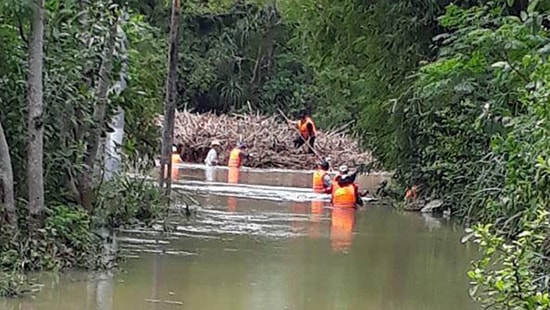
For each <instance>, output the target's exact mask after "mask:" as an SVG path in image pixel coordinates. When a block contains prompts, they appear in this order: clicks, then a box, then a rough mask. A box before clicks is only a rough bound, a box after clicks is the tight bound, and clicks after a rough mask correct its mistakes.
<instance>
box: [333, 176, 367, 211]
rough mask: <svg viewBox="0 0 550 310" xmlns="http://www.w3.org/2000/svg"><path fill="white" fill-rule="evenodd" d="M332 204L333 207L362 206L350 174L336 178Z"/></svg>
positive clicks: (359, 195)
mask: <svg viewBox="0 0 550 310" xmlns="http://www.w3.org/2000/svg"><path fill="white" fill-rule="evenodd" d="M331 201H332V204H333V205H334V206H335V207H356V206H363V200H362V199H361V194H360V193H359V188H358V186H357V184H356V183H355V182H354V177H352V176H351V175H349V174H348V175H342V176H340V178H338V189H336V190H335V191H334V192H333V193H332V197H331Z"/></svg>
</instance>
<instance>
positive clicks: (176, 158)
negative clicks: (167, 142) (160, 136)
mask: <svg viewBox="0 0 550 310" xmlns="http://www.w3.org/2000/svg"><path fill="white" fill-rule="evenodd" d="M182 152H183V144H178V145H175V144H173V145H172V159H171V160H172V165H173V164H181V163H183V159H182V158H181V153H182Z"/></svg>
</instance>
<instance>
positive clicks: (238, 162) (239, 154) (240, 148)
mask: <svg viewBox="0 0 550 310" xmlns="http://www.w3.org/2000/svg"><path fill="white" fill-rule="evenodd" d="M246 148H247V146H246V144H244V143H243V142H242V141H239V142H237V146H236V147H235V148H233V150H231V153H230V154H229V162H228V163H227V166H229V167H230V168H240V167H241V166H242V163H243V160H250V159H251V158H252V156H253V154H248V153H246V151H245V150H246Z"/></svg>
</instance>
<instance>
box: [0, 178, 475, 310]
mask: <svg viewBox="0 0 550 310" xmlns="http://www.w3.org/2000/svg"><path fill="white" fill-rule="evenodd" d="M199 170H200V169H199ZM205 172H206V171H200V172H198V171H194V170H183V171H180V172H179V174H180V176H183V180H181V181H180V182H179V183H178V184H187V185H186V186H189V187H190V188H192V187H193V186H195V187H196V188H197V189H198V188H200V187H201V185H200V184H201V183H200V182H205V181H206V177H207V176H205ZM213 172H214V176H215V177H214V178H212V179H211V183H213V184H214V185H209V186H210V192H205V191H200V190H197V195H198V198H199V201H200V203H201V206H200V207H195V208H194V209H193V215H192V216H191V217H190V218H189V219H186V218H180V219H174V220H173V221H171V222H170V223H169V225H170V226H171V227H172V229H173V231H172V232H171V233H163V232H162V227H160V225H159V227H154V228H153V229H143V230H140V229H134V230H132V231H122V232H120V233H119V237H120V238H119V240H120V244H121V246H122V247H123V248H124V253H125V255H128V256H129V257H131V258H129V259H128V260H127V261H126V262H124V263H122V264H121V268H122V269H123V272H119V273H117V274H115V275H113V274H111V273H108V272H107V273H99V274H93V273H79V272H73V273H69V274H66V275H62V276H52V275H48V274H42V275H39V276H40V278H41V281H42V282H43V283H44V284H45V286H44V288H43V289H42V291H41V292H40V293H38V294H37V295H36V296H35V297H27V298H24V299H16V300H4V301H0V309H6V310H15V309H29V310H30V309H32V310H57V309H84V310H92V309H93V310H142V309H143V310H163V309H200V310H210V309H247V310H248V309H268V310H271V309H315V310H317V309H319V310H322V309H388V310H391V309H395V310H416V309H418V310H421V309H422V310H431V309H434V310H436V309H437V310H439V309H450V310H454V309H456V310H458V309H460V310H463V309H477V308H476V307H475V305H473V304H472V303H471V302H470V301H469V298H468V296H467V291H468V280H467V278H466V275H465V273H466V270H467V267H468V264H469V260H470V259H471V258H472V257H473V255H474V254H475V253H474V252H475V251H474V249H473V248H469V247H467V246H464V245H461V244H460V242H459V240H460V237H461V234H462V229H461V228H460V226H455V225H452V224H451V223H448V222H447V221H445V220H440V219H435V218H431V217H426V216H422V215H419V214H412V213H398V212H395V211H393V210H391V209H390V208H389V207H384V206H381V205H367V206H366V207H364V208H362V209H360V210H358V211H357V212H349V211H346V210H334V209H332V208H330V206H329V204H328V203H327V202H326V197H315V196H314V195H313V196H312V195H311V194H310V193H308V190H307V189H292V190H280V192H283V193H282V194H280V195H279V194H276V193H275V194H274V193H272V191H273V189H270V188H269V187H270V186H272V185H274V186H286V187H293V186H296V184H294V183H293V182H296V183H300V181H288V180H286V181H285V180H284V178H288V179H290V180H296V179H299V180H300V179H301V180H302V183H300V184H303V182H305V180H309V178H310V176H309V175H307V174H296V175H294V176H293V175H292V174H289V173H281V174H280V176H279V177H276V176H275V175H274V174H263V175H262V174H261V173H259V174H260V176H255V175H254V173H247V172H241V173H240V175H239V180H238V181H237V182H238V183H242V182H243V181H242V179H246V180H247V181H246V182H245V183H249V184H261V185H263V186H264V187H262V186H260V187H254V186H250V187H246V186H243V187H242V188H240V190H232V189H227V188H225V187H222V184H221V183H223V182H222V181H223V178H225V180H227V176H228V173H227V172H228V171H226V170H225V171H213ZM258 178H259V179H258ZM186 181H190V182H195V183H186ZM378 181H379V180H372V179H371V180H362V184H367V185H369V182H371V183H373V184H375V183H376V182H378ZM197 182H198V183H197ZM225 183H226V184H225V185H223V186H226V187H227V181H226V182H225ZM189 184H191V185H189ZM193 184H194V185H193ZM216 184H217V185H216ZM202 187H206V185H205V184H203V186H202ZM220 188H221V189H220ZM241 191H242V193H241ZM235 193H236V194H235ZM254 194H258V195H259V197H260V198H258V196H255V195H254ZM262 195H263V196H262ZM262 197H263V198H262ZM285 197H290V198H289V199H285ZM312 197H313V198H314V199H311V198H312ZM133 257H135V258H133Z"/></svg>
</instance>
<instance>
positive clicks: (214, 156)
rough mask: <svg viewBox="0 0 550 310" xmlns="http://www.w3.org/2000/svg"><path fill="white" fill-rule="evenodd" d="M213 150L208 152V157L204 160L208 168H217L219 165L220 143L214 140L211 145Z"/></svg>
mask: <svg viewBox="0 0 550 310" xmlns="http://www.w3.org/2000/svg"><path fill="white" fill-rule="evenodd" d="M210 146H211V149H210V150H209V151H208V155H206V159H205V160H204V163H205V164H206V165H207V166H217V165H218V152H219V151H220V147H221V144H220V141H218V140H214V141H212V143H211V144H210Z"/></svg>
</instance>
